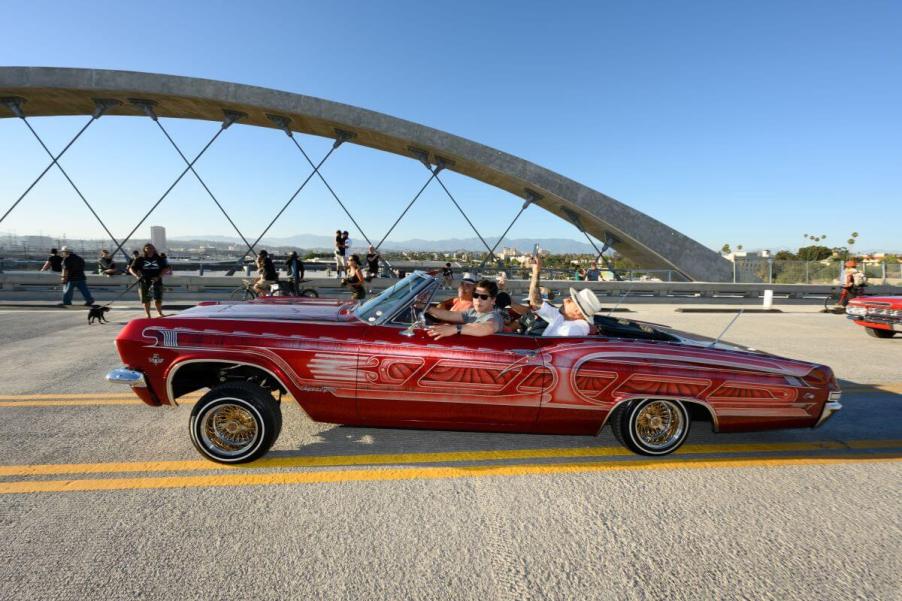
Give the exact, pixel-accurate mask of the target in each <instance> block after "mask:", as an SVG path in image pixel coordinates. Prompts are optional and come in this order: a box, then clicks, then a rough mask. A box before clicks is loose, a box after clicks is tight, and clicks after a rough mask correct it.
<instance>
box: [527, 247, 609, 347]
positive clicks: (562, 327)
mask: <svg viewBox="0 0 902 601" xmlns="http://www.w3.org/2000/svg"><path fill="white" fill-rule="evenodd" d="M541 269H542V258H541V257H539V256H535V257H533V264H532V277H531V278H530V280H529V305H530V309H532V310H533V311H535V313H536V315H538V316H539V317H541V318H542V319H544V320H545V321H547V322H548V327H546V328H545V331H543V332H542V336H588V335H589V333H590V332H591V327H590V325H589V324H590V323H592V321H593V317H592V316H593V315H595V314H596V313H598V311H600V310H601V302H599V300H598V297H597V296H595V293H594V292H592V291H591V290H589V289H588V288H583V289H582V290H580V291H579V292H577V291H576V289H575V288H571V289H570V297H569V298H565V299H564V303H563V305H561V308H560V309H558V308H557V307H555V306H554V305H552V304H551V303H549V302H548V301H544V300H542V297H541V296H540V295H539V272H540V271H541Z"/></svg>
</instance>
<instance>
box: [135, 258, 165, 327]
mask: <svg viewBox="0 0 902 601" xmlns="http://www.w3.org/2000/svg"><path fill="white" fill-rule="evenodd" d="M143 250H144V254H143V255H142V256H139V257H138V258H136V259H135V260H134V261H132V264H131V266H130V267H129V268H128V271H129V273H131V274H132V275H133V276H135V277H136V278H138V282H139V284H138V298H140V299H141V303H142V304H143V305H144V314H145V315H147V318H148V319H150V301H151V299H153V301H154V305H155V307H156V309H157V314H158V315H159V316H160V317H166V316H165V315H164V314H163V273H165V272H166V270H167V269H168V267H169V263H168V262H167V261H166V259H164V258H163V257H161V256H160V255H158V254H157V249H156V248H155V247H154V245H153V244H150V243H147V244H145V245H144V249H143Z"/></svg>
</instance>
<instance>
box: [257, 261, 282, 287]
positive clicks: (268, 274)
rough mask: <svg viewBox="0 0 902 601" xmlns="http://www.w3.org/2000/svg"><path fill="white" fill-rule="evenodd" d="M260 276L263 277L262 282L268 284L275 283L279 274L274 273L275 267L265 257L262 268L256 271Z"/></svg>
mask: <svg viewBox="0 0 902 601" xmlns="http://www.w3.org/2000/svg"><path fill="white" fill-rule="evenodd" d="M258 271H259V272H260V275H261V276H263V279H264V280H267V281H269V282H275V281H276V280H278V279H279V274H278V273H277V272H276V266H275V265H273V263H272V259H270V258H269V257H266V258H265V259H263V268H262V269H258Z"/></svg>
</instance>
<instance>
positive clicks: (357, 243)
mask: <svg viewBox="0 0 902 601" xmlns="http://www.w3.org/2000/svg"><path fill="white" fill-rule="evenodd" d="M168 240H169V241H170V242H175V241H178V242H179V243H181V244H189V245H191V246H200V245H202V244H204V243H205V242H207V243H209V242H213V243H218V244H239V243H241V240H239V239H238V238H236V237H234V236H202V237H201V236H177V237H170V238H169V239H168ZM497 240H498V238H497V236H493V237H488V238H486V239H485V241H486V242H487V243H488V244H489V246H494V245H495V242H496V241H497ZM351 243H352V245H353V248H355V249H357V248H364V247H365V246H366V240H363V239H362V238H360V237H354V236H352V237H351ZM536 243H538V244H539V246H540V247H542V248H544V249H546V250H548V251H550V252H552V253H555V254H559V253H594V252H595V250H594V249H593V248H592V247H591V246H590V245H589V244H588V243H586V242H579V241H577V240H570V239H567V238H539V239H536V240H533V239H527V238H512V239H508V238H505V239H504V242H502V243H501V244H500V245H499V246H498V249H497V251H496V252H500V251H501V249H502V248H510V247H514V248H516V249H517V250H519V251H521V252H531V251H532V247H533V245H534V244H536ZM260 245H261V246H272V247H284V246H291V247H294V248H303V249H312V250H316V249H323V250H329V251H331V250H332V248H333V247H334V245H335V238H334V237H333V236H317V235H315V234H299V235H297V236H289V237H287V238H264V239H263V242H262V243H261V244H260ZM382 249H383V250H399V251H400V250H413V251H435V252H453V251H456V250H469V251H480V250H482V251H484V250H485V246H483V244H482V242H481V241H480V240H479V238H449V239H446V240H422V239H419V238H415V239H413V240H402V241H397V242H395V241H389V240H387V241H386V242H385V243H384V244H383V245H382Z"/></svg>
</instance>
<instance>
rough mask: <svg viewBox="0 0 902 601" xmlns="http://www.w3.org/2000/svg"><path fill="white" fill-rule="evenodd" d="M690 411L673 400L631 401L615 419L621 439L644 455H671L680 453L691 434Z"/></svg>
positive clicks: (613, 420)
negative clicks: (677, 451)
mask: <svg viewBox="0 0 902 601" xmlns="http://www.w3.org/2000/svg"><path fill="white" fill-rule="evenodd" d="M689 425H690V420H689V412H688V411H687V410H686V407H685V406H684V405H683V403H681V402H679V401H675V400H670V399H643V400H636V401H628V402H627V403H625V404H624V405H621V406H620V407H618V408H617V411H616V413H615V414H614V415H613V416H611V428H612V429H613V430H614V436H615V437H616V438H617V440H618V441H619V442H620V444H622V445H623V446H625V447H626V448H628V449H629V450H631V451H633V452H634V453H638V454H640V455H667V454H669V453H673V452H674V451H676V450H677V449H678V448H679V447H680V445H682V444H683V441H685V440H686V436H687V435H688V434H689Z"/></svg>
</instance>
